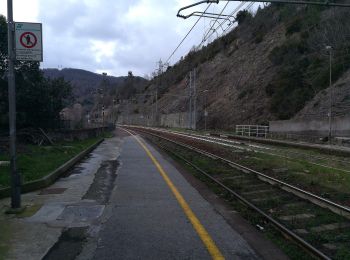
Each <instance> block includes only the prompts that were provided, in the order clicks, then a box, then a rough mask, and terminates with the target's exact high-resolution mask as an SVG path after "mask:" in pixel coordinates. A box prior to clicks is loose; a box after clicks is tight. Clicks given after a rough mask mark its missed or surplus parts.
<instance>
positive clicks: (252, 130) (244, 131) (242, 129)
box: [236, 125, 269, 138]
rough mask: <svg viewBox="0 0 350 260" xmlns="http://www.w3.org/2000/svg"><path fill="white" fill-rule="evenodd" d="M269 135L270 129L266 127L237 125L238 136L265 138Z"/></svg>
mask: <svg viewBox="0 0 350 260" xmlns="http://www.w3.org/2000/svg"><path fill="white" fill-rule="evenodd" d="M268 133H269V127H268V126H264V125H236V134H237V135H242V136H252V137H264V138H266V137H267V135H268Z"/></svg>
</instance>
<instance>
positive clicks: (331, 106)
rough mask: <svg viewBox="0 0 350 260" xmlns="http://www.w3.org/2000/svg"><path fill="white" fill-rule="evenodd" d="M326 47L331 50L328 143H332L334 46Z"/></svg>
mask: <svg viewBox="0 0 350 260" xmlns="http://www.w3.org/2000/svg"><path fill="white" fill-rule="evenodd" d="M326 49H327V50H328V51H329V92H330V93H329V94H330V100H329V117H328V120H329V122H328V125H329V129H328V143H329V144H332V123H333V118H332V117H333V89H332V46H326Z"/></svg>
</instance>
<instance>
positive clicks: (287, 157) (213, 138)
mask: <svg viewBox="0 0 350 260" xmlns="http://www.w3.org/2000/svg"><path fill="white" fill-rule="evenodd" d="M159 131H161V130H159ZM164 132H166V131H164ZM167 133H175V134H178V135H183V136H192V137H194V138H198V139H199V140H203V141H204V140H208V142H213V141H214V140H215V141H217V144H220V145H227V144H226V143H230V144H231V145H230V146H232V147H233V148H237V149H241V150H243V151H253V152H257V153H263V154H268V155H272V156H277V157H280V158H284V159H288V160H297V161H300V162H305V161H306V162H308V163H310V164H313V165H316V166H321V167H324V168H328V169H331V170H336V171H341V172H346V173H350V170H345V169H340V168H336V167H332V166H328V165H324V164H320V163H316V162H312V161H307V160H302V159H299V158H293V157H289V156H287V155H280V154H275V153H271V152H266V151H262V150H272V151H275V152H284V150H281V149H276V148H270V147H266V146H265V147H264V146H262V145H252V144H247V143H245V142H237V141H233V140H232V139H228V138H227V139H225V138H223V137H213V136H203V135H198V134H192V133H188V134H184V133H181V132H178V131H168V132H167ZM209 140H210V141H209ZM221 142H224V143H221ZM213 143H215V142H213ZM232 143H234V144H237V145H242V144H244V145H247V146H250V147H252V148H251V149H247V148H242V147H239V146H234V145H232ZM258 149H261V150H258ZM288 153H290V154H294V155H304V154H302V153H298V152H288ZM310 157H311V158H314V159H317V160H320V159H325V158H324V157H319V156H313V155H311V156H310ZM332 161H334V162H341V163H346V164H350V162H347V161H342V160H332Z"/></svg>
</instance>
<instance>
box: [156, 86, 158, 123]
mask: <svg viewBox="0 0 350 260" xmlns="http://www.w3.org/2000/svg"><path fill="white" fill-rule="evenodd" d="M155 125H156V126H158V87H157V89H156V121H155Z"/></svg>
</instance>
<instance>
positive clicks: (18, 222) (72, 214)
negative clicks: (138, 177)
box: [0, 137, 121, 260]
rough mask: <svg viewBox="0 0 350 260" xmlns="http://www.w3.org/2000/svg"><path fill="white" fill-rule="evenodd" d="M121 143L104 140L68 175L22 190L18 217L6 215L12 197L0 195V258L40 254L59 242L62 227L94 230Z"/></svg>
mask: <svg viewBox="0 0 350 260" xmlns="http://www.w3.org/2000/svg"><path fill="white" fill-rule="evenodd" d="M120 142H121V139H120V138H117V137H114V138H110V139H107V140H106V141H104V142H103V143H102V144H101V145H99V146H98V147H97V148H96V149H95V150H94V151H93V152H92V153H91V154H90V155H89V156H88V157H86V158H85V159H84V160H83V161H82V162H81V163H79V164H77V165H76V166H75V167H74V168H72V170H70V171H69V172H68V173H67V174H66V177H64V178H61V179H59V180H58V181H57V182H56V183H55V184H53V185H52V186H50V187H48V188H46V189H43V190H39V191H36V192H31V193H27V194H24V195H23V196H22V201H23V202H22V204H23V206H25V207H26V211H25V212H24V213H23V215H22V216H21V215H19V216H14V215H6V214H4V211H5V210H6V208H7V206H8V205H9V204H10V201H9V199H3V200H0V209H1V213H2V214H1V215H0V227H3V226H5V225H6V234H5V232H3V233H1V232H0V249H1V251H0V259H28V260H29V259H42V258H43V257H44V256H45V255H46V254H47V253H48V252H49V250H50V248H51V247H53V246H54V245H59V243H60V238H61V239H62V236H61V234H62V231H67V232H68V233H69V231H72V230H73V231H74V229H75V228H82V227H88V229H87V233H89V232H94V230H96V226H99V225H100V222H99V217H100V216H101V215H102V213H103V211H104V208H105V203H106V201H107V200H108V198H109V195H110V192H111V190H112V188H113V187H114V184H113V183H114V180H115V176H116V168H117V166H118V164H117V163H116V160H117V158H118V156H119V153H120V150H119V148H120ZM96 173H97V174H96ZM99 175H101V176H102V178H101V177H100V176H99ZM101 179H103V181H102V180H101ZM92 184H93V185H92ZM73 233H74V232H73ZM63 238H64V236H63ZM56 247H57V246H56ZM73 251H74V250H73ZM5 253H6V255H5ZM46 259H48V258H46ZM61 259H62V258H61ZM66 259H67V258H66ZM68 259H69V258H68Z"/></svg>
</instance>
